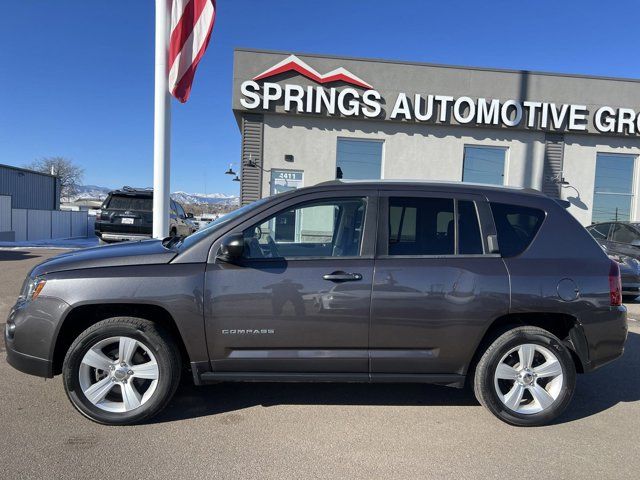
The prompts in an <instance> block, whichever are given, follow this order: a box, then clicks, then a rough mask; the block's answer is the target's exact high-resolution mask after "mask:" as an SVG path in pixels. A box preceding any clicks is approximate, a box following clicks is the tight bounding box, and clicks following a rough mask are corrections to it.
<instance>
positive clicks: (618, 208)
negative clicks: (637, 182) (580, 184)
mask: <svg viewBox="0 0 640 480" xmlns="http://www.w3.org/2000/svg"><path fill="white" fill-rule="evenodd" d="M635 160H636V157H635V156H634V155H617V154H610V153H599V154H598V156H597V157H596V181H595V187H594V194H593V216H592V217H591V221H592V222H595V223H597V222H608V221H611V220H613V221H618V220H622V221H625V220H630V219H631V205H632V201H633V168H634V164H635Z"/></svg>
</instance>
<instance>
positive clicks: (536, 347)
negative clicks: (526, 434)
mask: <svg viewBox="0 0 640 480" xmlns="http://www.w3.org/2000/svg"><path fill="white" fill-rule="evenodd" d="M532 352H533V353H532ZM523 357H524V362H523ZM528 358H531V361H528ZM553 360H555V361H556V362H557V363H554V361H553ZM527 363H528V364H529V368H524V369H523V368H522V367H521V365H526V364H527ZM541 367H544V369H542V368H541ZM498 369H499V370H498ZM575 386H576V368H575V364H574V363H573V359H572V357H571V353H570V352H569V351H568V349H567V347H565V346H564V344H563V343H562V342H561V341H560V340H559V339H558V338H557V337H556V336H554V335H552V334H551V333H549V332H548V331H546V330H543V329H541V328H537V327H517V328H514V329H512V330H509V331H507V332H505V333H503V334H502V335H500V336H499V337H498V338H497V339H496V340H495V341H494V342H493V343H492V344H491V345H490V346H489V347H488V348H487V350H486V351H485V352H484V354H483V355H482V357H481V358H480V360H479V362H478V364H477V366H476V369H475V374H474V385H473V387H474V392H475V395H476V398H477V399H478V401H479V402H480V403H481V404H482V405H483V406H485V407H486V408H487V409H488V410H489V411H490V412H491V413H493V414H494V415H495V416H496V417H498V418H499V419H500V420H502V421H503V422H506V423H508V424H510V425H516V426H522V427H533V426H540V425H545V424H548V423H550V422H552V421H553V420H555V419H556V418H557V417H558V416H559V415H560V414H561V413H562V412H563V411H564V410H565V408H566V407H567V405H569V403H570V402H571V399H572V397H573V393H574V391H575ZM520 392H522V393H520Z"/></svg>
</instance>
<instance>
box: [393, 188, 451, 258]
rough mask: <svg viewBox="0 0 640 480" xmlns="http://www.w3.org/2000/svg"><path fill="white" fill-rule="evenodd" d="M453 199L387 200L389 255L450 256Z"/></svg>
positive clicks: (396, 198) (403, 198) (399, 198)
mask: <svg viewBox="0 0 640 480" xmlns="http://www.w3.org/2000/svg"><path fill="white" fill-rule="evenodd" d="M454 237H455V235H454V226H453V199H451V198H418V197H413V198H405V197H392V198H390V199H389V255H453V253H454V249H455V238H454Z"/></svg>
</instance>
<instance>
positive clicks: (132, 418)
mask: <svg viewBox="0 0 640 480" xmlns="http://www.w3.org/2000/svg"><path fill="white" fill-rule="evenodd" d="M180 370H181V367H180V355H179V352H178V350H177V348H176V346H175V344H174V342H173V341H172V339H171V338H170V337H169V336H168V335H167V334H166V333H165V332H164V331H162V330H161V329H159V328H158V326H157V325H155V324H154V323H153V322H150V321H148V320H144V319H140V318H133V317H115V318H110V319H107V320H103V321H101V322H98V323H96V324H95V325H93V326H91V327H90V328H88V329H87V330H85V331H84V332H82V333H81V334H80V335H79V336H78V338H77V339H76V340H75V341H74V342H73V344H72V345H71V347H70V348H69V351H68V352H67V355H66V357H65V359H64V364H63V377H64V385H65V390H66V392H67V396H68V397H69V400H71V403H72V404H73V405H74V407H76V409H78V410H79V411H80V412H81V413H82V414H83V415H85V416H87V417H89V418H90V419H91V420H93V421H95V422H98V423H103V424H107V425H125V424H129V423H134V422H140V421H142V420H146V419H148V418H150V417H151V416H153V415H155V414H156V413H158V412H159V411H160V410H161V409H162V408H164V406H165V405H166V404H167V403H168V402H169V400H170V399H171V397H172V396H173V394H174V393H175V390H176V388H177V386H178V383H179V381H180Z"/></svg>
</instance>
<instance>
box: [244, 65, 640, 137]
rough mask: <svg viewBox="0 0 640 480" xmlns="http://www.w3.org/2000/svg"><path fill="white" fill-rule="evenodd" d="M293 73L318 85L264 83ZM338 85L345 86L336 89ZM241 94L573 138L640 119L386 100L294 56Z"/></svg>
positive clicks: (538, 104)
mask: <svg viewBox="0 0 640 480" xmlns="http://www.w3.org/2000/svg"><path fill="white" fill-rule="evenodd" d="M292 73H293V75H296V74H297V75H301V76H303V77H306V78H308V79H310V80H312V81H313V83H314V84H313V85H306V86H302V85H299V84H295V83H286V82H285V83H282V82H281V83H275V82H270V81H267V80H266V79H272V78H273V77H277V76H281V75H285V74H287V75H291V74H292ZM338 83H340V84H342V85H345V86H343V87H341V88H337V87H336V86H335V85H336V84H338ZM331 85H333V86H331ZM240 93H241V98H240V104H241V105H242V107H244V108H245V109H247V110H263V111H272V110H276V109H278V108H280V109H283V110H284V111H285V112H288V113H300V114H315V115H328V116H342V117H356V118H358V117H361V118H387V112H386V110H385V109H386V108H387V106H390V108H391V110H390V112H389V114H388V118H390V119H391V120H404V121H412V122H431V123H441V124H449V123H457V124H460V125H465V124H470V125H479V126H494V127H495V126H498V127H506V128H525V127H526V128H529V129H541V130H551V131H574V132H581V131H583V132H586V131H587V130H588V126H589V123H590V120H591V123H592V125H593V126H594V128H595V129H596V130H597V131H598V132H600V133H609V134H626V135H635V134H638V133H640V114H638V113H636V112H635V110H634V109H632V108H613V107H609V106H601V107H598V108H597V109H596V110H595V111H594V112H589V109H588V108H587V106H586V105H579V104H571V103H554V102H544V101H533V100H522V101H521V100H515V99H508V100H498V99H494V98H472V97H469V96H459V97H454V96H450V95H445V94H438V93H428V94H424V93H415V92H407V93H405V92H400V93H398V94H397V95H396V96H395V98H392V99H388V98H383V96H382V94H381V93H380V92H379V91H378V90H376V89H375V88H374V87H373V85H371V84H369V83H368V82H366V81H365V80H363V79H361V78H359V77H357V76H356V75H354V74H353V73H351V72H350V71H349V70H347V69H345V68H337V69H335V70H332V71H330V72H327V73H320V72H318V71H316V70H315V69H313V68H312V67H311V66H309V65H308V64H307V63H305V62H303V61H302V60H300V59H299V58H298V57H296V56H295V55H290V56H289V57H287V58H285V59H284V60H283V61H281V62H279V63H277V64H276V65H274V66H273V67H271V68H269V69H267V70H265V71H264V72H262V73H260V74H259V75H257V76H255V77H254V78H253V79H252V80H247V81H244V82H243V83H242V84H241V85H240ZM590 117H591V118H590Z"/></svg>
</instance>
